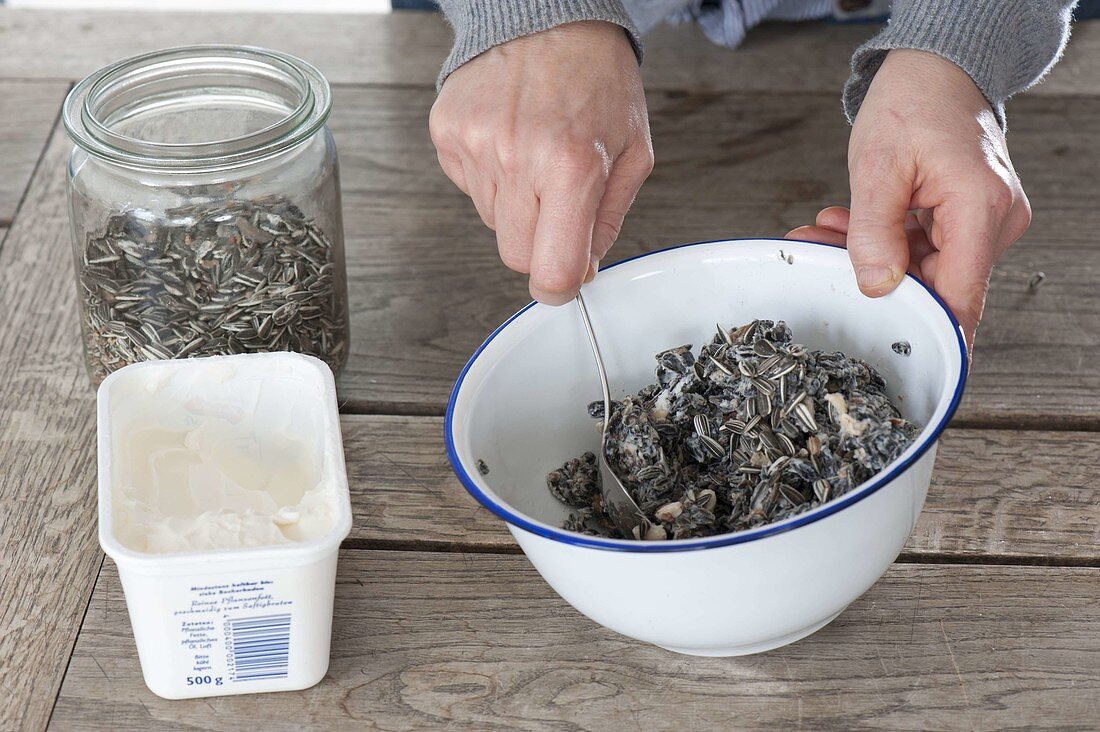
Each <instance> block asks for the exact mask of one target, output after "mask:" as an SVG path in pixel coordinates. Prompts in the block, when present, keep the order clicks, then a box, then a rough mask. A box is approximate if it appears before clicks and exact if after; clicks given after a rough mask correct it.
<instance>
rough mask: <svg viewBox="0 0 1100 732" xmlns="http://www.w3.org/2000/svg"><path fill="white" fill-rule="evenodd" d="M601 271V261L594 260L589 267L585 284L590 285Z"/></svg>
mask: <svg viewBox="0 0 1100 732" xmlns="http://www.w3.org/2000/svg"><path fill="white" fill-rule="evenodd" d="M599 271H600V260H598V259H593V260H592V263H591V264H589V265H588V274H586V275H585V276H584V281H585V283H586V284H587V283H589V282H591V281H592V280H594V279H596V273H597V272H599Z"/></svg>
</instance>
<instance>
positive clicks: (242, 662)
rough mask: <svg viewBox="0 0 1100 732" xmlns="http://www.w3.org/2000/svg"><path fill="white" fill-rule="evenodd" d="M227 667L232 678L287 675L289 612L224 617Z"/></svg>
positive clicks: (265, 677) (260, 677)
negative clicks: (225, 622)
mask: <svg viewBox="0 0 1100 732" xmlns="http://www.w3.org/2000/svg"><path fill="white" fill-rule="evenodd" d="M227 625H228V629H227V636H228V638H227V640H228V643H227V645H228V646H229V649H228V650H229V668H230V671H231V673H232V675H233V680H234V681H256V680H258V679H281V678H286V675H287V665H288V660H289V658H290V613H283V614H281V615H257V616H254V617H251V618H235V619H231V620H229V621H227Z"/></svg>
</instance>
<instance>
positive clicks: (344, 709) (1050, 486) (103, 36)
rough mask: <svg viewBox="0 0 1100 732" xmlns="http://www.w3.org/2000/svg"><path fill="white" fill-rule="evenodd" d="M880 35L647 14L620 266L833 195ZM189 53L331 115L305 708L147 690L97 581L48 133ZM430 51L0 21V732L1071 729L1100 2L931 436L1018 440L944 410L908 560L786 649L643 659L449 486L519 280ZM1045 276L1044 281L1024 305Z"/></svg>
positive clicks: (788, 221)
mask: <svg viewBox="0 0 1100 732" xmlns="http://www.w3.org/2000/svg"><path fill="white" fill-rule="evenodd" d="M154 21H155V22H154ZM873 32H874V27H873V26H869V25H859V26H855V25H853V26H840V25H829V26H820V25H813V26H811V25H806V26H782V27H780V26H769V27H765V28H762V29H760V30H759V31H757V32H755V33H754V34H753V35H752V37H751V38H750V40H749V42H748V43H747V44H746V45H745V47H744V48H743V49H741V50H740V51H737V52H729V51H726V50H724V49H719V48H716V47H714V46H712V45H710V44H708V43H707V42H706V41H705V40H704V39H703V38H702V37H701V35H700V34H699V32H698V30H697V29H695V28H692V27H687V26H684V27H662V28H661V29H659V30H658V31H656V32H655V33H653V34H652V35H651V36H650V37H649V38H648V39H647V61H646V64H645V68H644V70H643V73H644V75H645V77H646V81H647V85H648V87H649V90H650V91H649V99H650V104H651V110H652V111H651V117H652V123H653V131H654V141H655V146H656V152H657V159H658V167H657V169H656V170H655V172H654V174H653V176H652V177H651V179H650V181H649V182H648V183H647V185H646V187H645V188H644V189H643V192H642V194H641V196H640V197H639V199H638V202H637V204H636V206H635V209H634V211H633V213H632V215H631V217H630V218H629V219H628V221H627V225H626V227H625V228H624V231H623V236H622V239H621V241H620V243H619V245H618V246H617V248H616V250H615V256H617V257H625V256H629V255H631V254H636V253H639V252H643V251H649V250H653V249H657V248H660V247H663V246H666V245H669V244H673V243H678V242H683V241H692V240H702V239H710V238H720V237H726V236H749V235H782V234H783V233H785V232H786V231H787V230H788V229H789V228H792V227H794V226H797V225H799V224H803V223H807V222H809V221H810V220H811V219H812V217H813V215H814V214H815V213H816V211H817V210H818V209H819V208H820V207H822V206H824V205H828V204H832V203H844V202H845V201H846V199H847V190H848V189H847V179H846V170H845V146H846V139H847V133H848V128H847V126H846V124H845V122H844V120H843V118H842V116H841V114H840V108H839V100H838V93H837V92H838V90H839V87H840V85H841V83H842V82H843V80H844V78H845V76H846V75H847V63H848V55H849V54H850V51H851V49H852V48H853V47H854V46H855V45H856V44H858V43H859V42H860V41H861V40H863V39H865V38H866V37H867V36H869V35H870V34H871V33H873ZM182 42H187V43H197V42H226V43H250V44H259V45H267V46H271V47H274V48H278V49H281V50H285V51H289V52H291V53H295V54H297V55H300V56H302V57H303V58H306V59H307V60H309V61H312V62H314V63H315V64H317V65H318V66H319V67H320V68H321V70H322V71H323V72H324V73H325V74H326V75H328V77H329V78H330V79H331V80H333V81H334V82H338V83H339V84H341V85H339V86H337V87H336V88H335V107H334V114H333V117H332V123H331V124H332V129H333V131H334V133H335V135H336V136H337V139H338V145H339V148H340V154H341V164H342V166H341V167H342V173H343V183H344V211H345V225H346V230H347V240H348V267H349V281H350V288H351V293H350V294H351V302H352V307H353V315H352V323H353V329H354V333H353V353H352V357H351V359H350V361H349V365H348V368H347V370H346V372H345V374H344V375H343V376H342V378H341V379H340V383H339V389H340V394H341V400H342V406H343V408H344V411H345V412H347V414H345V416H344V418H343V425H344V430H345V448H346V452H347V460H348V468H349V474H350V477H351V485H352V491H353V501H354V507H355V516H356V521H355V526H354V529H353V532H352V535H351V537H350V539H349V542H348V545H347V547H346V549H345V552H344V558H343V560H342V563H341V570H340V577H339V581H338V588H337V610H336V619H335V637H334V646H333V663H332V668H331V671H330V674H329V676H328V677H327V678H326V680H325V682H324V683H322V684H321V685H319V686H318V687H316V688H314V689H311V690H308V691H306V692H303V693H295V694H279V695H263V696H243V697H234V698H223V699H211V700H196V701H191V702H167V701H164V700H161V699H158V698H156V697H155V696H153V695H152V694H151V693H150V692H149V691H148V690H147V689H146V688H145V687H144V685H143V683H142V681H141V676H140V670H139V668H138V664H137V659H136V656H135V651H134V646H133V640H132V635H131V633H130V628H129V623H128V621H127V619H126V615H125V606H124V603H123V598H122V592H121V588H120V586H119V584H118V578H117V575H116V573H115V569H114V566H113V565H112V564H111V563H110V562H108V563H107V566H106V567H103V568H102V572H101V566H102V564H103V556H102V554H101V553H100V552H99V549H98V546H97V542H96V536H95V530H96V526H95V426H94V398H93V392H92V391H91V389H90V385H89V382H88V380H87V377H86V375H85V373H84V370H83V364H82V359H81V355H80V341H79V334H78V326H77V315H76V304H75V287H74V283H73V275H72V264H71V253H70V242H69V230H68V221H67V211H66V207H67V204H66V197H65V181H64V171H65V161H66V158H67V155H68V152H69V149H70V143H69V142H68V140H67V138H66V137H65V134H64V132H63V130H61V128H60V126H59V125H58V124H57V123H56V120H57V114H58V109H59V107H60V104H61V101H62V98H63V96H64V94H65V91H66V89H67V88H68V87H69V85H70V83H71V82H72V81H73V80H76V79H79V78H81V77H83V76H84V75H85V74H87V73H89V72H91V71H93V70H95V69H96V68H98V67H100V66H102V65H103V64H105V63H108V62H110V61H113V60H116V59H118V58H121V57H124V56H128V55H132V54H134V53H138V52H141V51H146V50H151V49H153V48H159V47H165V46H171V45H178V44H180V43H182ZM449 46H450V35H449V31H448V29H447V28H446V27H445V25H444V24H443V23H442V21H441V20H440V19H439V18H437V17H433V16H431V15H428V14H419V13H395V14H394V15H392V16H354V17H340V16H331V15H292V16H280V15H272V14H263V15H250V14H228V13H227V14H213V15H211V14H198V13H192V14H188V13H169V14H158V15H156V16H153V15H151V14H146V13H139V12H109V11H82V12H80V13H70V12H64V11H30V10H12V9H10V8H0V49H3V51H2V52H0V122H2V124H3V126H4V134H3V135H0V242H2V246H0V313H3V315H2V316H0V466H3V467H2V468H0V659H3V660H2V661H0V730H8V729H31V730H37V729H42V728H43V727H44V726H45V725H46V724H47V721H48V720H50V719H51V714H52V726H53V727H55V728H57V729H103V728H112V729H120V730H128V729H135V730H136V729H141V730H145V729H225V730H230V729H232V730H236V729H240V728H242V727H246V726H247V727H249V728H258V729H264V730H265V732H266V731H267V730H280V729H301V728H315V729H362V728H364V727H366V728H373V729H384V730H390V729H394V730H396V729H477V730H495V729H530V730H536V729H555V730H581V729H608V728H614V727H621V726H623V725H625V724H629V725H631V726H635V727H644V728H652V729H692V728H693V727H694V728H697V729H712V728H731V727H734V726H737V727H758V728H773V729H774V728H793V727H799V726H807V727H812V728H836V729H854V728H871V727H874V728H892V729H910V728H928V729H954V728H969V729H993V728H1003V727H1017V728H1076V729H1089V728H1092V727H1095V720H1097V719H1100V702H1098V699H1100V671H1098V669H1100V568H1098V563H1100V549H1098V547H1100V515H1098V509H1097V505H1098V502H1097V500H1096V497H1097V493H1096V490H1097V489H1096V483H1095V476H1096V466H1097V465H1098V464H1100V298H1097V297H1096V292H1097V284H1100V249H1098V247H1097V246H1096V244H1095V242H1094V241H1093V238H1094V237H1093V235H1092V232H1093V231H1095V230H1096V229H1097V228H1098V227H1100V208H1098V207H1097V206H1096V201H1097V199H1096V194H1095V192H1094V185H1093V179H1094V178H1095V171H1096V170H1098V169H1100V146H1097V145H1096V142H1095V141H1096V139H1097V137H1098V136H1100V74H1098V73H1097V71H1096V66H1095V63H1094V59H1095V56H1096V55H1097V54H1098V53H1100V23H1092V24H1081V25H1079V26H1078V27H1077V28H1076V29H1075V33H1074V40H1073V42H1072V43H1071V45H1070V48H1069V50H1068V52H1067V55H1066V58H1065V59H1064V60H1063V62H1062V63H1061V64H1060V65H1059V66H1058V67H1057V69H1056V70H1055V72H1054V73H1053V74H1052V76H1051V78H1050V79H1049V80H1048V81H1047V82H1046V83H1044V84H1043V85H1041V86H1040V87H1038V88H1037V89H1035V90H1034V91H1032V92H1029V93H1028V94H1025V95H1022V96H1021V97H1019V98H1018V99H1016V100H1013V101H1012V103H1011V104H1010V105H1009V118H1010V124H1011V130H1010V133H1009V140H1010V145H1011V147H1012V150H1013V156H1014V160H1015V163H1016V166H1017V168H1018V170H1019V171H1020V174H1021V176H1022V179H1023V181H1024V185H1025V187H1026V189H1027V191H1028V194H1029V196H1030V198H1031V201H1032V204H1033V207H1034V209H1035V222H1034V225H1033V227H1032V230H1031V232H1030V233H1029V234H1028V235H1027V236H1026V237H1025V239H1024V240H1023V241H1022V242H1021V243H1020V244H1019V245H1017V246H1016V247H1014V248H1013V249H1012V250H1011V251H1010V252H1009V254H1008V255H1007V256H1006V257H1005V258H1004V260H1003V262H1002V264H1001V266H999V268H998V270H997V271H996V272H995V274H994V279H993V284H992V289H991V295H990V305H989V309H988V311H987V316H986V319H985V322H984V324H983V327H982V331H981V333H980V335H979V344H978V354H977V362H976V363H975V366H974V369H973V372H972V374H971V381H970V386H969V390H968V393H967V396H966V399H965V400H964V404H963V406H962V409H961V410H960V413H959V419H957V420H956V425H958V426H970V427H975V426H996V427H1000V428H1006V427H1013V428H1017V429H998V430H987V429H952V430H949V431H948V432H947V433H946V434H945V435H944V438H943V444H942V446H941V451H940V457H939V460H938V463H937V468H936V472H935V479H934V484H933V487H932V489H931V491H930V495H929V499H928V502H927V505H926V508H925V511H924V514H923V515H922V518H921V521H920V523H919V524H918V526H917V529H916V531H915V532H914V534H913V537H912V538H911V540H910V542H909V545H908V547H907V548H906V550H905V554H904V555H903V559H904V563H901V564H897V565H895V566H894V567H893V568H892V569H891V570H890V572H889V573H888V574H887V575H886V577H885V578H884V579H883V580H882V581H880V582H879V583H878V585H876V586H875V587H874V588H873V589H872V590H871V591H870V592H869V593H868V594H867V595H866V596H865V597H863V598H861V599H860V600H859V601H857V602H856V603H855V604H853V606H852V607H851V608H849V610H848V611H847V612H846V613H845V614H844V615H842V616H841V618H840V619H839V620H838V621H836V622H835V623H833V624H832V625H831V626H830V627H828V628H826V629H825V630H823V631H822V632H820V633H818V634H817V635H815V636H813V637H812V638H810V639H808V640H806V641H804V642H801V643H798V644H796V645H794V646H792V647H789V648H786V649H782V650H780V651H777V652H774V653H769V654H767V655H765V656H760V657H753V658H747V659H735V660H718V659H689V658H684V657H679V656H674V655H670V654H668V653H666V652H664V651H660V650H657V649H654V648H651V647H648V646H644V645H642V644H639V643H635V642H632V641H629V640H626V639H624V638H621V637H619V636H616V635H614V634H612V633H610V632H608V631H605V630H603V629H602V628H599V627H598V626H596V625H595V624H593V623H591V622H590V621H588V620H586V619H584V618H583V617H581V616H579V615H578V614H577V613H575V612H574V611H572V610H571V609H570V608H568V606H566V605H565V604H564V603H563V602H562V601H561V600H560V599H558V598H557V596H556V595H555V594H554V593H553V592H552V590H550V589H549V588H548V587H547V586H546V585H545V584H544V583H543V582H542V580H541V579H540V578H539V577H538V575H537V574H536V573H535V572H534V570H533V569H531V568H530V566H529V565H528V564H527V563H526V560H525V559H524V558H522V557H520V556H514V555H513V554H511V553H512V552H514V551H515V549H514V545H513V544H512V542H511V539H510V537H509V536H508V534H507V533H506V531H505V530H504V528H503V525H502V524H501V523H500V522H499V521H498V520H497V519H495V518H493V517H492V516H490V515H489V514H488V513H487V512H486V511H485V510H484V509H482V508H480V507H479V506H477V505H476V504H475V503H474V502H473V501H472V499H470V498H469V496H468V495H467V494H466V493H465V491H464V490H463V489H462V488H461V486H460V485H459V484H458V482H457V480H456V479H455V478H454V477H453V474H452V473H451V471H450V468H449V466H448V464H447V462H446V459H445V456H444V454H443V447H442V436H441V433H442V424H441V420H440V418H439V417H438V415H440V414H441V413H442V410H443V407H444V404H445V400H446V395H447V393H448V392H449V390H450V387H451V384H452V382H453V380H454V378H455V376H456V375H457V373H458V371H459V369H460V367H461V365H462V363H463V362H464V361H465V359H466V358H467V357H468V355H469V354H470V353H471V352H472V351H473V349H474V348H475V347H476V345H477V344H478V343H479V342H480V340H481V339H482V338H483V337H484V336H485V335H486V334H488V333H489V332H490V331H491V330H492V329H493V328H494V327H495V326H496V325H497V324H498V323H499V322H501V321H502V320H503V319H504V318H505V317H507V316H508V315H509V314H510V313H511V312H513V311H514V310H515V309H517V308H518V307H520V306H522V305H523V304H525V303H526V301H527V295H526V286H525V284H524V282H523V281H522V279H521V278H519V277H518V276H516V275H513V274H511V273H509V272H507V271H506V270H505V269H504V268H503V266H502V265H501V264H500V262H499V260H498V259H497V257H496V253H495V246H494V242H493V239H492V234H491V232H488V231H487V230H486V229H485V228H484V227H483V225H482V224H481V222H480V220H479V219H478V217H477V215H476V213H475V212H474V210H473V207H472V206H471V205H470V203H469V202H468V200H466V199H465V197H464V196H463V195H462V194H461V193H459V192H458V191H457V189H455V188H454V187H453V186H452V185H451V184H450V183H449V182H448V181H447V180H446V179H445V178H444V177H443V175H442V173H441V172H440V171H439V169H438V165H437V163H436V160H435V153H434V151H433V149H432V147H431V144H430V140H429V139H428V135H427V114H428V110H429V108H430V105H431V103H432V101H433V99H434V90H433V85H434V79H435V75H436V72H437V69H438V65H439V63H440V61H441V60H442V58H443V57H444V55H445V54H446V53H447V51H448V50H449ZM51 130H52V131H51ZM1038 270H1042V271H1044V272H1045V273H1046V274H1047V280H1046V283H1045V284H1044V286H1043V287H1042V288H1041V289H1040V290H1039V291H1038V292H1035V293H1029V292H1028V290H1027V287H1026V282H1027V278H1028V277H1029V276H1030V274H1031V273H1032V272H1035V271H1038ZM397 415H404V416H397ZM414 415H425V416H414ZM433 415H434V416H433ZM1021 427H1022V428H1027V429H1019V428H1021ZM1073 429H1076V430H1082V429H1085V430H1092V432H1080V431H1078V432H1074V431H1066V430H1073ZM563 457H564V456H563ZM422 550H432V551H431V553H426V552H424V551H422ZM1024 565H1031V566H1024ZM1035 565H1051V566H1035ZM97 578H98V579H97ZM93 589H94V594H93ZM85 613H86V615H85ZM82 620H83V623H84V625H83V629H82V630H81V623H82ZM78 633H79V638H78ZM74 647H75V654H74V653H73V650H74ZM70 657H71V658H70ZM70 661H71V663H70ZM63 678H64V685H63V686H62V679H63ZM59 690H60V696H58V693H59ZM55 701H56V706H55Z"/></svg>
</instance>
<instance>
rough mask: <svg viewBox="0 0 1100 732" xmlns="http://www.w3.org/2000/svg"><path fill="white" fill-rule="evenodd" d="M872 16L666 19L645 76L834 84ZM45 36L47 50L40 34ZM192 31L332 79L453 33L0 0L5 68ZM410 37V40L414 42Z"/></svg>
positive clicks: (38, 67) (1085, 41)
mask: <svg viewBox="0 0 1100 732" xmlns="http://www.w3.org/2000/svg"><path fill="white" fill-rule="evenodd" d="M876 30H877V27H876V26H875V25H873V24H867V25H862V24H861V25H830V24H817V23H810V24H773V25H767V26H763V27H760V28H757V29H755V30H754V31H753V32H752V33H751V34H750V35H749V37H748V40H747V42H746V43H745V44H744V45H743V46H742V47H741V48H740V49H738V50H736V51H730V50H728V49H724V48H720V47H718V46H715V45H713V44H711V43H710V42H709V41H707V40H706V38H705V37H704V36H703V35H702V33H700V32H699V30H698V29H697V28H695V27H693V26H690V25H685V26H669V25H664V26H661V27H659V28H657V29H655V30H654V31H653V32H652V33H650V34H649V35H648V36H647V37H646V39H645V44H646V62H645V64H644V66H643V74H644V77H645V82H646V84H647V85H649V86H650V87H652V88H654V89H656V88H683V89H706V90H712V91H719V90H738V91H748V90H757V91H777V90H778V91H809V92H820V91H823V90H835V91H836V93H837V94H839V92H840V88H841V86H842V85H843V84H844V80H845V79H846V78H847V76H848V59H849V57H850V56H851V53H852V51H853V50H854V49H855V47H856V46H858V45H859V44H860V43H862V42H863V41H864V40H866V39H867V38H868V37H870V36H871V35H872V34H873V33H874V32H875V31H876ZM43 38H48V39H50V41H49V44H50V52H49V53H42V52H41V45H40V39H43ZM181 38H186V39H188V42H191V43H245V44H248V45H259V46H268V47H271V48H277V49H280V50H284V51H288V52H290V53H293V54H296V55H298V56H301V57H303V58H305V59H307V60H309V61H311V62H313V63H314V64H315V65H317V66H318V68H320V69H321V71H322V72H323V73H324V74H325V75H326V76H327V77H328V78H329V80H331V81H333V82H342V83H367V82H378V83H398V84H428V85H431V84H434V82H435V77H436V74H437V72H438V70H439V66H440V64H441V63H442V61H443V59H444V57H446V55H447V53H448V52H449V51H450V46H451V34H450V31H449V29H448V28H447V26H446V24H445V23H444V22H443V21H442V19H440V18H439V17H438V16H434V15H431V14H427V13H394V14H392V15H352V16H339V15H336V16H333V15H308V14H277V13H217V14H213V15H211V14H209V13H179V12H173V13H157V14H156V15H151V14H149V13H146V12H133V11H103V10H81V11H80V12H79V13H74V12H66V11H63V10H62V11H58V10H23V9H19V10H12V9H0V39H2V40H3V45H4V47H5V49H7V50H6V52H5V53H4V55H3V57H2V58H0V76H16V77H28V78H43V77H45V78H51V77H52V78H61V79H69V80H76V79H80V78H82V77H84V76H85V75H86V74H88V73H89V72H91V71H93V70H95V69H96V68H98V67H100V66H102V65H104V64H107V63H110V62H112V61H116V60H118V59H120V58H124V57H126V56H130V55H133V54H136V53H141V52H145V51H152V50H155V49H158V48H165V47H168V46H176V45H179V44H180V39H181ZM410 49H416V51H415V53H411V52H410ZM1097 53H1100V23H1079V24H1077V26H1076V27H1075V28H1074V33H1073V41H1072V42H1071V43H1070V45H1069V48H1068V49H1067V51H1066V54H1065V57H1064V58H1063V59H1062V61H1061V63H1060V64H1059V65H1058V66H1057V67H1056V68H1055V70H1054V72H1053V73H1052V74H1051V75H1050V77H1049V78H1048V79H1047V80H1046V81H1045V82H1044V83H1043V84H1041V85H1040V86H1039V87H1037V88H1036V89H1035V90H1033V91H1032V92H1031V93H1032V94H1067V93H1072V94H1096V93H1098V92H1100V74H1098V73H1097V70H1096V66H1095V64H1093V63H1091V61H1090V60H1091V59H1092V58H1094V57H1095V56H1096V54H1097Z"/></svg>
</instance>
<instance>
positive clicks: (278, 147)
mask: <svg viewBox="0 0 1100 732" xmlns="http://www.w3.org/2000/svg"><path fill="white" fill-rule="evenodd" d="M330 103H331V100H330V91H329V87H328V84H327V82H326V81H325V80H324V77H322V76H321V74H320V73H319V72H318V71H317V70H316V69H314V68H313V67H312V66H310V65H309V64H307V63H305V62H303V61H301V60H299V59H296V58H294V57H292V56H287V55H285V54H281V53H276V52H273V51H268V50H264V49H259V48H247V47H241V46H191V47H186V48H177V49H169V50H167V51H158V52H155V53H150V54H146V55H143V56H137V57H134V58H131V59H126V60H124V61H120V62H118V63H116V64H113V65H111V66H108V67H106V68H104V69H102V70H100V71H99V72H97V73H95V74H93V75H92V76H90V77H88V78H87V79H85V80H84V81H82V82H80V84H78V85H77V86H76V87H74V89H73V90H72V92H71V93H70V94H69V97H68V98H67V99H66V100H65V109H64V121H65V127H66V129H67V130H68V133H69V135H70V137H72V139H73V141H74V142H75V143H76V144H77V145H79V146H80V147H82V148H84V149H85V150H87V151H88V152H89V153H91V154H93V155H96V156H97V157H100V158H103V159H106V160H110V161H113V162H116V163H120V164H123V165H130V166H134V167H142V168H156V169H161V168H162V169H178V168H187V169H194V168H201V169H205V168H223V167H233V166H236V165H241V164H247V163H250V162H253V161H255V160H259V159H263V158H265V157H268V156H270V155H273V154H276V153H278V152H280V151H282V150H285V149H287V148H289V147H292V146H294V145H296V144H298V143H300V142H302V141H303V140H304V139H306V138H308V137H309V136H310V135H312V134H313V133H314V132H316V131H317V129H319V128H320V126H321V125H323V124H324V122H325V120H326V119H327V117H328V112H329V107H330Z"/></svg>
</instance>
